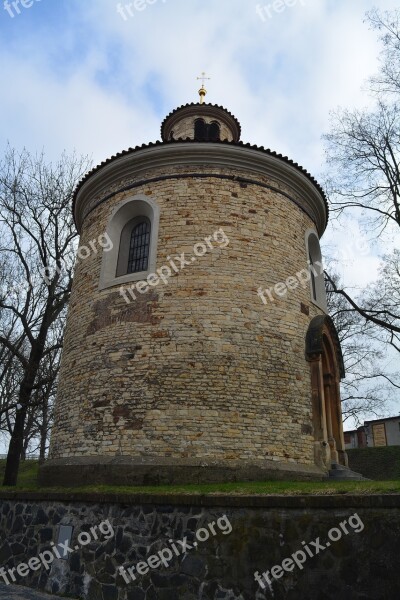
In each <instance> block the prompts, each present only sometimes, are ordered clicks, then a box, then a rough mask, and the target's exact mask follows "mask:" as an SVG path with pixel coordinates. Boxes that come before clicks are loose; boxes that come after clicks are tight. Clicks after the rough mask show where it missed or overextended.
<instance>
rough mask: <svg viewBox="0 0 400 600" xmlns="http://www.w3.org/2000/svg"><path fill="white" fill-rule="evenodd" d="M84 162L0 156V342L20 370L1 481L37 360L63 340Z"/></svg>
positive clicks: (34, 393)
mask: <svg viewBox="0 0 400 600" xmlns="http://www.w3.org/2000/svg"><path fill="white" fill-rule="evenodd" d="M88 166H89V163H88V159H87V158H84V157H82V158H77V157H76V156H75V155H73V156H71V157H68V156H66V155H65V154H64V155H63V156H62V157H61V159H60V160H59V162H57V163H56V164H51V163H50V164H47V163H46V161H45V158H44V155H43V154H41V155H39V156H32V155H31V154H29V153H28V152H27V151H26V150H23V151H22V152H21V153H17V152H16V151H15V150H12V149H11V148H8V149H7V152H6V155H5V158H4V160H3V161H2V162H1V163H0V234H1V242H0V255H1V262H0V264H1V267H2V283H3V286H2V289H1V294H0V317H1V318H0V327H1V328H0V348H1V347H3V348H5V349H6V350H7V351H8V352H9V353H10V355H11V356H12V357H13V359H14V360H16V361H18V363H19V368H20V370H21V377H20V380H19V383H18V399H17V407H16V411H15V419H14V423H13V428H12V434H11V440H10V445H9V450H8V456H7V463H6V469H5V476H4V485H11V486H14V485H16V482H17V476H18V469H19V463H20V458H21V454H22V453H23V450H24V434H25V427H26V423H27V417H28V414H30V413H29V411H30V410H31V408H32V404H33V403H34V402H36V401H37V399H38V390H43V389H44V386H45V385H46V384H47V383H48V379H49V376H48V375H47V374H46V369H44V368H43V365H45V364H46V361H48V360H49V357H50V356H52V355H54V353H56V352H57V351H58V350H59V349H60V346H61V342H60V337H59V336H57V335H54V328H57V327H62V325H63V320H64V318H65V312H66V305H67V302H68V299H69V295H70V290H71V284H72V269H73V262H74V258H73V257H74V241H75V238H76V236H77V234H76V230H75V227H74V223H73V218H72V212H71V199H72V194H73V190H74V187H75V185H76V183H77V181H78V180H79V178H80V177H81V176H82V174H83V173H84V171H86V170H87V168H88Z"/></svg>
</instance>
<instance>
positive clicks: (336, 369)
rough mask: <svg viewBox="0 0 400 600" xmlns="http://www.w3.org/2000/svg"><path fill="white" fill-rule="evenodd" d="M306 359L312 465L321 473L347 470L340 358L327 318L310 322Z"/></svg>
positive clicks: (332, 329)
mask: <svg viewBox="0 0 400 600" xmlns="http://www.w3.org/2000/svg"><path fill="white" fill-rule="evenodd" d="M306 357H307V360H308V361H309V363H310V368H311V389H312V414H313V430H314V455H315V462H316V464H317V465H319V466H321V467H323V468H325V469H330V468H331V463H332V462H336V463H339V464H341V465H343V466H346V467H347V466H348V460H347V454H346V451H345V447H344V436H343V424H342V409H341V400H340V380H341V378H342V377H344V375H345V373H344V365H343V356H342V351H341V348H340V342H339V338H338V335H337V332H336V329H335V326H334V324H333V321H332V319H331V318H330V317H329V316H327V315H319V316H318V317H314V319H313V320H312V321H311V323H310V326H309V328H308V331H307V336H306Z"/></svg>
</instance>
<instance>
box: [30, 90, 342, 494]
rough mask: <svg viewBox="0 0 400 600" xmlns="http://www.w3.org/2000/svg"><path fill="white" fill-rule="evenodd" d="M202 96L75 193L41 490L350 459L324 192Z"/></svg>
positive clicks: (301, 468)
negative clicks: (326, 253)
mask: <svg viewBox="0 0 400 600" xmlns="http://www.w3.org/2000/svg"><path fill="white" fill-rule="evenodd" d="M203 99H204V94H203V95H201V102H200V103H194V104H187V105H185V106H182V107H180V108H178V109H176V110H174V111H173V112H172V113H171V114H169V115H168V116H167V118H166V119H165V120H164V121H163V123H162V126H161V137H162V141H161V142H156V143H150V144H148V145H143V146H141V147H136V148H130V149H129V150H127V151H124V152H121V153H119V154H117V155H116V156H113V157H112V158H110V159H108V160H106V161H105V162H103V163H101V164H100V165H99V166H97V167H96V168H94V169H93V170H92V171H91V172H90V173H88V174H87V175H86V176H85V177H84V179H83V180H82V181H81V182H80V183H79V185H78V187H77V189H76V192H75V198H74V206H73V210H74V215H75V220H76V225H77V228H78V231H79V233H80V236H81V237H80V249H79V251H78V257H79V258H78V261H77V266H76V271H75V279H74V284H73V290H72V295H71V301H70V306H69V315H68V322H67V328H66V333H65V344H64V351H63V357H62V368H61V374H60V382H59V390H58V397H57V401H56V407H55V422H54V427H53V431H52V436H51V447H50V454H49V460H48V461H47V462H46V463H45V465H44V466H43V467H42V469H41V474H40V478H41V481H42V483H44V484H49V483H50V484H68V485H71V484H78V483H80V484H81V483H90V482H105V483H131V484H145V483H177V482H200V481H203V482H204V481H233V480H237V481H241V480H242V481H243V480H256V479H268V478H283V477H286V478H296V479H299V478H321V477H326V476H327V473H328V470H329V469H330V467H331V463H332V462H336V463H338V464H341V465H346V464H347V459H346V453H345V451H344V441H343V429H342V418H341V405H340V395H339V383H340V378H341V377H342V376H343V375H344V372H343V360H342V355H341V350H340V344H339V341H338V337H337V334H336V331H335V327H334V325H333V323H332V320H331V319H330V317H329V316H328V315H327V312H326V297H325V286H324V279H323V272H322V267H321V253H320V249H319V238H320V237H321V235H322V234H323V232H324V230H325V227H326V224H327V219H328V207H327V203H326V199H325V196H324V193H323V191H322V189H321V188H320V186H319V185H318V183H317V182H316V181H315V180H314V179H313V178H312V177H311V176H310V175H309V174H308V173H307V172H306V171H305V170H304V169H303V168H302V167H300V166H299V165H298V164H296V163H294V162H292V161H291V160H289V159H288V158H287V157H284V156H281V155H279V154H276V153H275V152H273V151H271V150H266V149H264V148H262V147H261V148H260V147H257V146H251V145H250V144H244V143H243V142H241V141H240V135H241V128H240V124H239V122H238V120H237V119H236V118H235V117H234V116H233V115H232V114H231V113H230V112H229V111H228V110H226V109H225V108H222V107H221V106H216V105H212V104H206V103H204V102H203Z"/></svg>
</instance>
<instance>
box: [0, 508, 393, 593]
mask: <svg viewBox="0 0 400 600" xmlns="http://www.w3.org/2000/svg"><path fill="white" fill-rule="evenodd" d="M399 506H400V503H399V497H398V496H391V497H384V496H383V497H375V498H374V497H367V496H365V497H361V498H360V497H358V498H354V497H353V498H344V497H336V498H329V497H328V498H318V497H314V498H309V497H308V498H307V497H298V498H258V499H257V498H250V499H249V498H242V499H240V498H236V499H231V500H227V499H226V498H220V499H219V500H218V501H216V500H215V499H208V502H205V501H204V500H203V501H201V500H200V499H197V500H195V503H194V504H193V503H192V504H191V502H190V500H188V499H187V498H180V499H179V498H175V499H174V500H171V498H169V499H167V500H164V501H160V500H159V499H158V500H156V499H151V498H148V499H147V500H146V501H145V502H136V503H135V502H131V501H129V500H128V499H125V500H121V503H115V502H106V503H104V502H103V501H102V502H96V501H95V499H92V500H91V501H90V502H83V501H75V502H68V501H67V502H64V501H60V500H59V501H54V500H51V499H49V500H43V501H38V500H36V501H35V500H33V499H32V500H30V501H29V500H20V501H19V500H6V499H3V500H1V501H0V532H1V539H0V566H2V567H4V569H5V573H7V571H8V569H10V568H13V567H14V568H15V567H17V566H18V565H20V564H21V563H27V562H28V561H29V559H30V558H33V557H37V556H38V555H39V553H41V552H42V553H43V552H44V551H46V550H47V551H50V552H51V551H52V546H51V543H52V542H53V543H57V535H58V528H59V525H60V524H62V525H72V526H73V527H74V530H73V537H72V540H71V543H70V546H71V548H72V550H73V551H72V552H71V553H68V559H67V560H62V559H54V561H53V562H52V563H51V564H50V567H49V569H48V570H46V569H45V568H44V567H43V566H42V567H40V568H39V569H38V570H36V571H32V570H30V571H29V573H28V574H25V576H24V577H21V576H19V575H18V574H17V572H15V577H16V581H17V583H18V584H21V585H27V586H30V587H32V588H36V589H42V590H47V591H49V592H53V593H59V594H65V595H67V596H68V597H75V598H78V597H79V598H83V599H84V600H199V599H201V600H254V599H255V598H256V599H257V600H266V599H269V598H274V599H275V600H283V599H285V600H310V599H312V600H317V599H318V600H337V599H338V598H340V600H394V599H395V598H398V597H399V593H400V580H399V578H398V571H399V567H400V564H399V553H398V546H399V542H398V535H399V529H400V510H399ZM355 513H356V514H357V515H358V517H359V519H361V521H362V524H363V525H364V528H363V530H362V531H359V532H356V531H355V530H352V529H351V528H349V529H350V531H349V533H348V534H347V535H345V534H342V537H341V539H340V540H338V541H336V542H332V543H331V544H330V546H329V547H327V546H326V540H327V539H328V538H327V535H328V531H329V530H330V529H331V528H338V527H339V523H340V522H343V521H344V520H348V519H349V517H350V516H352V515H354V514H355ZM223 516H225V517H226V519H225V524H226V523H227V522H229V524H230V526H231V532H229V529H228V528H226V527H224V530H223V528H222V527H221V528H219V527H218V525H216V523H217V520H218V519H220V518H222V517H223ZM105 520H107V521H108V522H109V524H110V525H111V527H112V529H108V530H107V532H112V534H113V535H112V536H111V537H109V539H108V540H105V539H104V538H103V537H102V536H101V535H99V538H98V539H97V540H94V539H93V536H92V539H91V541H89V543H86V545H84V546H83V545H80V544H79V540H80V538H79V536H80V534H81V533H82V532H86V533H87V534H88V535H89V537H90V529H91V528H92V527H94V526H99V524H100V523H102V522H104V521H105ZM210 523H214V530H215V535H213V534H212V535H211V534H210V535H209V538H208V539H207V540H205V541H204V542H198V543H197V546H195V545H194V544H193V542H194V541H196V539H197V540H198V539H199V534H198V532H199V528H209V524H210ZM209 531H210V532H211V531H212V530H211V529H209ZM223 531H225V533H224V532H223ZM202 535H203V536H204V534H202ZM185 537H186V538H187V540H186V541H187V543H188V544H189V545H190V546H191V547H190V548H185V552H182V553H179V555H177V554H176V553H173V554H174V556H173V557H172V559H171V560H170V561H169V562H168V567H166V566H163V565H161V566H159V567H154V568H150V569H148V570H147V572H146V573H145V574H142V575H140V574H139V573H138V570H141V568H140V567H139V566H138V563H139V562H143V561H146V560H147V559H148V558H149V556H150V555H153V554H157V552H159V551H162V550H163V549H164V548H167V547H168V548H171V547H172V544H171V542H172V543H175V545H176V547H177V548H182V545H181V544H179V542H178V540H181V541H182V540H184V538H185ZM317 537H318V538H320V544H322V545H323V546H324V549H323V550H320V551H319V552H318V555H314V556H313V557H312V558H311V557H310V558H308V557H307V559H306V560H305V561H304V563H303V564H302V568H299V567H296V568H294V569H292V571H291V572H286V571H285V572H284V574H283V575H282V576H281V577H279V578H278V579H273V578H272V580H271V585H270V586H269V585H266V586H265V589H263V588H262V586H260V585H259V584H258V583H257V582H256V581H255V576H254V573H255V572H256V571H258V572H259V573H260V574H262V573H263V572H267V571H270V570H271V568H272V567H274V566H275V565H281V564H282V562H283V561H284V559H286V558H288V557H290V556H292V555H293V553H294V552H296V551H298V550H301V549H303V550H304V545H303V544H302V541H304V542H305V543H307V544H308V545H309V548H313V546H312V545H310V544H309V542H312V541H314V540H315V539H316V538H317ZM84 538H85V539H87V536H84ZM75 547H76V548H77V549H74V548H75ZM132 566H134V567H135V568H134V569H133V570H132V572H133V573H134V574H135V577H136V578H135V580H132V579H129V578H128V573H129V571H128V569H129V568H130V567H132ZM119 567H124V569H125V577H124V576H123V574H121V572H120V571H119ZM142 570H143V571H144V570H145V569H142ZM8 577H9V578H10V576H8ZM0 579H1V578H0ZM10 581H11V578H10Z"/></svg>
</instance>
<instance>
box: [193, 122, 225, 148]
mask: <svg viewBox="0 0 400 600" xmlns="http://www.w3.org/2000/svg"><path fill="white" fill-rule="evenodd" d="M194 139H195V140H196V141H197V142H218V141H219V139H220V126H219V123H217V121H213V122H212V123H210V124H209V125H208V124H207V123H205V121H204V120H203V119H196V120H195V122H194Z"/></svg>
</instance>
